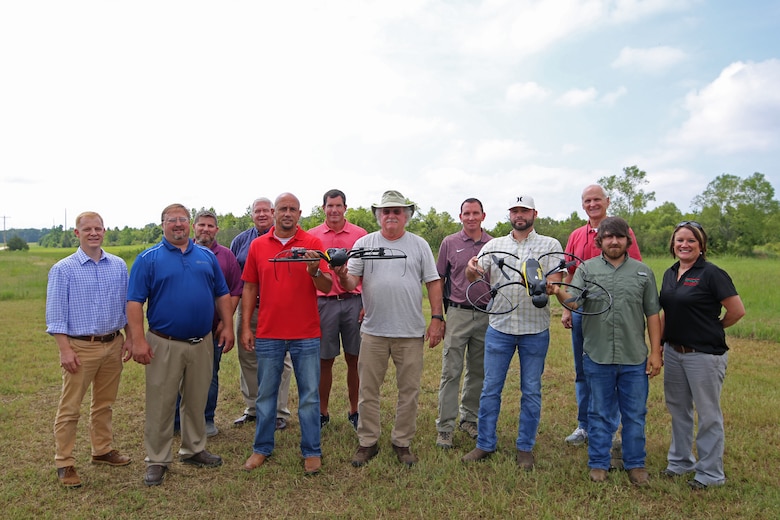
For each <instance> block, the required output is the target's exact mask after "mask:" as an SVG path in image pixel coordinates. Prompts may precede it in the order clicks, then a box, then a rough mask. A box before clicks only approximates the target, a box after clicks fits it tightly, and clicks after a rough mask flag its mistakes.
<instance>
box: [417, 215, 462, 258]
mask: <svg viewBox="0 0 780 520" xmlns="http://www.w3.org/2000/svg"><path fill="white" fill-rule="evenodd" d="M408 229H409V231H411V232H412V233H415V234H417V235H420V236H421V237H423V238H424V239H425V240H426V241H427V242H428V245H430V246H431V249H432V250H433V251H434V252H438V251H439V247H441V242H442V240H444V237H446V236H447V235H451V234H453V233H455V232H456V231H458V229H460V223H458V222H455V220H454V219H453V218H452V216H450V214H449V213H447V212H446V211H445V212H443V213H437V212H436V210H435V209H434V208H431V209H429V210H428V212H427V213H422V212H419V213H416V214H415V215H414V216H413V217H412V221H411V222H410V223H409V226H408Z"/></svg>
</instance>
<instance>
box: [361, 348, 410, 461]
mask: <svg viewBox="0 0 780 520" xmlns="http://www.w3.org/2000/svg"><path fill="white" fill-rule="evenodd" d="M391 357H392V358H393V364H394V365H395V370H396V377H395V380H396V385H397V387H398V401H397V403H396V409H395V425H394V426H393V430H392V432H391V433H390V440H391V441H392V443H393V444H395V445H396V446H400V447H409V445H410V444H411V442H412V438H413V437H414V434H415V432H416V431H417V399H418V397H419V394H420V378H421V376H422V369H423V338H422V337H420V338H386V337H380V336H371V335H370V334H365V333H363V334H362V335H361V342H360V356H359V357H358V374H359V376H360V392H359V398H358V412H359V413H360V419H359V421H358V430H357V433H358V439H359V441H360V445H361V446H371V445H373V444H375V443H376V442H377V441H378V440H379V435H380V432H381V427H380V420H379V419H380V413H379V389H380V387H381V386H382V382H383V381H384V379H385V374H386V373H387V362H388V359H390V358H391Z"/></svg>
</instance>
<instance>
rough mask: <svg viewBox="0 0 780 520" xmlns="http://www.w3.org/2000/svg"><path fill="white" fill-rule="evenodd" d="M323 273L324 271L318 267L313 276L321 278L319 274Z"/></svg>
mask: <svg viewBox="0 0 780 520" xmlns="http://www.w3.org/2000/svg"><path fill="white" fill-rule="evenodd" d="M321 274H322V271H321V270H320V269H319V268H317V272H316V273H314V274H313V275H311V277H312V278H319V276H320V275H321Z"/></svg>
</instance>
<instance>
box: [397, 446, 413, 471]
mask: <svg viewBox="0 0 780 520" xmlns="http://www.w3.org/2000/svg"><path fill="white" fill-rule="evenodd" d="M393 451H394V452H395V456H396V457H397V458H398V462H400V463H401V464H406V465H407V466H414V465H415V464H416V463H417V457H415V455H414V453H412V450H410V449H409V446H396V445H395V444H393Z"/></svg>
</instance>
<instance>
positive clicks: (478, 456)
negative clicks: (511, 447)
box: [460, 448, 493, 462]
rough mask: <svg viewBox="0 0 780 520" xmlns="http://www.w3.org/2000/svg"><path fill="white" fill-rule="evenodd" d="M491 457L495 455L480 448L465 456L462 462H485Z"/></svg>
mask: <svg viewBox="0 0 780 520" xmlns="http://www.w3.org/2000/svg"><path fill="white" fill-rule="evenodd" d="M491 455H493V452H492V451H485V450H481V449H479V448H474V449H473V450H471V451H470V452H468V453H467V454H465V455H464V456H463V457H462V458H461V459H460V460H462V461H463V462H477V461H479V460H485V459H486V458H488V457H490V456H491Z"/></svg>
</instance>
